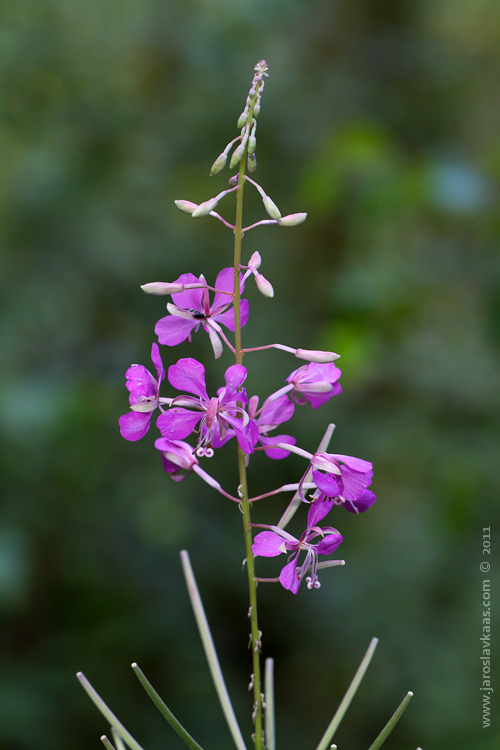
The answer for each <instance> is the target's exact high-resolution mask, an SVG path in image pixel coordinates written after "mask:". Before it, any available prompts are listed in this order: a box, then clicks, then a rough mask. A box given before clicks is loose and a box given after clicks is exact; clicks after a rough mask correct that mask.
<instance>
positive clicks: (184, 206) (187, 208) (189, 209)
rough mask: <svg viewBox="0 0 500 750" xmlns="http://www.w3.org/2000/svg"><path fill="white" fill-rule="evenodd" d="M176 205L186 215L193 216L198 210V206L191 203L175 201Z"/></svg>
mask: <svg viewBox="0 0 500 750" xmlns="http://www.w3.org/2000/svg"><path fill="white" fill-rule="evenodd" d="M174 203H175V205H176V206H177V208H179V209H180V210H181V211H184V213H185V214H192V213H193V211H194V210H195V209H196V208H198V204H197V203H192V202H191V201H174Z"/></svg>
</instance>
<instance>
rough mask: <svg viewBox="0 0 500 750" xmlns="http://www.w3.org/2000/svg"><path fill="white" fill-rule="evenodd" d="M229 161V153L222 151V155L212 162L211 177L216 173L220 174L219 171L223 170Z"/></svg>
mask: <svg viewBox="0 0 500 750" xmlns="http://www.w3.org/2000/svg"><path fill="white" fill-rule="evenodd" d="M226 162H227V154H225V153H224V151H223V152H222V154H221V155H220V156H218V157H217V159H216V160H215V161H214V163H213V164H212V169H211V170H210V177H213V176H214V175H216V174H219V172H222V170H223V169H224V167H225V166H226Z"/></svg>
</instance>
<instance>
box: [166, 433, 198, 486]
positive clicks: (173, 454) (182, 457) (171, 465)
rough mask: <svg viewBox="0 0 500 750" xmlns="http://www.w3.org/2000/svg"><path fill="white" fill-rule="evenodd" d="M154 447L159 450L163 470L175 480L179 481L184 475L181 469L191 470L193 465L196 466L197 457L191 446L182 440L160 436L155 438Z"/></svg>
mask: <svg viewBox="0 0 500 750" xmlns="http://www.w3.org/2000/svg"><path fill="white" fill-rule="evenodd" d="M155 448H156V449H157V450H159V451H160V452H161V461H162V464H163V468H164V470H165V471H166V472H167V474H170V476H171V477H172V479H175V481H176V482H180V481H181V479H184V477H185V476H186V474H185V473H182V472H183V471H184V472H186V473H187V472H192V471H193V468H194V466H198V459H197V458H196V456H195V455H194V453H193V449H192V447H191V446H190V445H189V444H188V443H185V442H184V441H183V440H167V439H166V438H163V437H161V438H158V439H157V440H155Z"/></svg>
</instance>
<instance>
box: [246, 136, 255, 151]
mask: <svg viewBox="0 0 500 750" xmlns="http://www.w3.org/2000/svg"><path fill="white" fill-rule="evenodd" d="M256 148H257V138H256V137H255V136H254V135H251V136H250V137H249V139H248V153H249V154H255V149H256Z"/></svg>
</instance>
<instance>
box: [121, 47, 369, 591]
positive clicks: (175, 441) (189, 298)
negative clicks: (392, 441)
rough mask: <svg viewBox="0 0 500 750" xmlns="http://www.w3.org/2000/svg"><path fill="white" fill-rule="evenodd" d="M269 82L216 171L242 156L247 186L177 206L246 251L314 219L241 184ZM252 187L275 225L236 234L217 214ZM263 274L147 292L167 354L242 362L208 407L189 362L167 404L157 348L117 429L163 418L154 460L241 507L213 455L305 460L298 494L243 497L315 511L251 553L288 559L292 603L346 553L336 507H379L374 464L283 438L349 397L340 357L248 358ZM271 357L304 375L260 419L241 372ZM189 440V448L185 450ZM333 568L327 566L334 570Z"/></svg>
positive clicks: (268, 533)
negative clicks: (199, 346)
mask: <svg viewBox="0 0 500 750" xmlns="http://www.w3.org/2000/svg"><path fill="white" fill-rule="evenodd" d="M266 77H267V65H266V64H265V62H264V61H261V62H260V63H258V65H257V66H256V67H255V76H254V79H253V81H252V87H251V89H250V92H249V95H248V98H247V101H246V104H245V108H244V110H243V112H242V114H241V116H240V118H239V120H238V128H240V129H241V132H240V135H239V136H237V137H236V138H235V139H233V140H232V141H231V142H230V143H229V144H228V145H227V146H226V148H225V149H224V151H223V152H222V153H221V155H220V156H219V157H218V158H217V159H216V161H215V162H214V165H213V167H212V172H211V174H212V175H216V174H218V173H219V172H221V170H222V169H224V167H225V165H226V162H227V159H228V156H229V153H230V151H231V149H232V148H233V147H234V151H233V154H232V157H231V159H230V167H231V168H233V167H235V166H237V165H238V164H239V165H240V167H239V176H238V177H232V178H231V179H230V181H229V184H230V186H229V188H228V189H226V190H223V191H222V192H219V193H218V194H217V195H216V196H215V197H213V198H209V199H208V200H206V201H203V202H202V203H200V204H195V203H192V202H191V201H187V200H178V201H176V202H175V203H176V205H177V207H178V208H179V209H180V210H181V211H183V212H184V213H186V214H188V215H190V216H191V217H192V218H194V219H198V218H202V217H204V216H212V217H215V218H217V219H219V220H220V221H221V222H222V223H223V224H224V225H226V226H228V227H230V228H231V229H232V230H233V232H234V234H235V236H236V235H237V236H239V245H240V246H241V238H242V237H243V234H244V233H245V232H248V231H249V230H251V229H253V228H254V227H256V226H260V225H264V224H267V225H269V224H271V225H277V226H284V227H293V226H297V225H299V224H301V223H302V222H303V221H304V220H305V218H306V214H305V213H295V214H289V215H287V216H282V215H281V211H280V210H279V208H278V207H277V206H276V204H275V202H274V201H273V200H272V199H271V198H270V197H269V195H267V193H266V192H265V190H264V189H263V188H262V187H261V186H260V185H259V184H258V183H257V182H255V181H254V180H253V179H250V178H249V177H248V176H247V175H245V163H246V167H247V168H248V170H249V171H250V172H254V171H255V169H256V161H255V149H256V127H257V123H256V118H257V115H258V113H259V109H260V101H261V96H262V91H263V88H264V80H265V78H266ZM245 159H246V162H245ZM247 184H248V185H251V186H253V187H255V188H256V189H257V191H258V192H259V194H260V196H261V198H262V202H263V206H264V209H265V211H266V213H267V215H268V217H269V218H266V219H263V220H261V221H259V222H257V223H256V224H253V225H251V226H249V227H245V228H244V227H243V226H242V225H241V211H240V214H239V218H238V214H237V221H236V224H235V225H232V224H230V223H229V222H228V221H226V220H225V219H224V218H223V217H222V216H221V215H220V214H219V213H217V212H216V211H215V209H216V208H218V204H219V202H220V201H222V199H223V198H225V197H226V196H227V195H228V194H232V193H236V196H237V200H242V197H241V196H242V191H243V187H244V186H245V185H247ZM240 205H241V204H240ZM238 222H240V223H239V224H238ZM235 248H236V245H235ZM238 253H239V251H238ZM261 265H262V258H261V256H260V254H259V253H258V252H254V253H253V254H252V255H251V257H250V259H249V260H248V262H247V264H246V265H244V264H243V263H242V262H241V259H240V256H239V254H238V255H237V254H236V249H235V261H234V266H233V267H227V268H223V269H222V270H221V271H220V273H219V274H218V275H217V277H216V279H215V284H214V286H209V284H208V283H207V280H206V279H205V276H204V275H198V276H196V275H195V274H193V273H191V272H186V273H183V274H181V275H180V276H179V277H178V278H177V279H175V280H174V281H172V282H151V283H148V284H144V285H143V287H142V289H143V290H144V291H145V292H146V293H148V294H152V295H156V296H171V301H170V302H168V304H167V312H168V315H166V316H165V317H162V318H160V319H159V320H158V322H157V324H156V326H155V334H156V335H157V337H158V343H159V344H160V345H161V346H164V347H168V348H172V347H175V346H186V345H187V344H189V343H190V342H191V339H192V336H193V335H194V334H197V332H198V331H199V330H200V329H201V330H202V331H204V332H205V333H206V334H207V335H208V338H209V340H210V345H211V347H212V350H213V354H214V357H215V359H220V358H221V357H222V356H223V355H224V352H225V351H226V352H227V351H229V352H230V353H232V354H233V355H235V358H236V363H235V364H231V365H230V366H229V367H226V369H225V372H224V385H221V387H220V388H219V389H218V391H217V393H216V395H209V394H208V391H207V387H206V382H205V367H204V365H203V364H202V363H201V362H198V361H197V360H196V359H193V358H192V357H186V356H184V357H182V358H180V359H178V360H177V361H176V362H175V363H173V364H171V365H170V366H169V367H168V370H167V377H166V380H167V381H168V385H169V386H170V390H168V391H167V395H165V396H160V389H161V388H162V387H164V385H165V383H164V381H165V370H164V367H163V364H162V359H161V356H160V349H159V346H158V344H157V343H154V344H153V346H152V351H151V359H152V361H153V364H154V367H155V369H156V377H155V376H153V375H152V374H151V373H150V372H149V371H148V370H147V369H146V368H145V367H144V366H142V365H132V366H131V367H130V368H129V369H128V370H127V373H126V378H127V381H126V386H127V388H128V390H129V392H130V396H129V402H130V411H129V412H128V413H127V414H125V415H123V416H122V417H121V418H120V420H119V423H120V431H121V434H122V436H123V437H124V438H125V439H126V440H131V441H136V440H139V439H140V438H142V437H144V435H146V433H147V432H148V430H149V427H150V424H151V419H152V416H153V412H154V411H155V410H158V412H159V414H158V415H157V419H156V427H157V428H158V430H159V432H160V434H161V437H158V438H157V439H156V441H155V448H156V449H157V450H158V451H159V452H160V455H161V460H162V464H163V468H164V470H165V471H166V472H167V473H168V474H170V476H171V477H172V478H173V479H174V480H176V481H179V480H180V479H183V478H184V477H185V476H186V474H190V473H196V474H197V475H198V476H199V477H200V478H202V479H203V480H204V481H205V482H206V483H207V484H209V485H210V486H211V487H213V488H214V489H216V490H217V491H218V492H220V493H221V494H222V495H223V496H224V497H226V498H230V499H231V500H233V501H234V502H236V503H240V501H242V498H243V495H242V494H241V491H240V488H238V490H237V491H236V492H235V493H234V494H233V495H231V494H230V493H228V492H226V491H225V490H223V489H222V487H221V485H220V483H219V482H217V480H215V479H214V478H213V477H211V476H210V475H209V474H208V473H207V472H206V471H205V470H204V469H202V468H201V466H200V460H201V459H205V458H207V459H208V458H211V457H212V456H213V455H214V451H215V450H221V449H223V448H224V446H225V445H226V443H228V442H229V441H231V440H232V438H235V439H236V442H237V444H238V446H239V450H240V451H241V452H242V453H243V454H244V456H245V462H244V463H245V465H248V463H249V460H250V456H251V455H252V454H253V453H254V452H255V451H256V450H262V451H264V452H265V454H266V455H267V456H268V457H269V458H270V459H274V460H281V459H285V458H287V456H289V455H290V453H296V454H298V455H299V456H301V457H303V458H306V459H307V460H308V465H307V468H306V471H305V472H304V474H303V476H302V478H301V479H300V480H299V481H298V482H296V483H294V484H290V485H285V486H284V487H282V488H280V489H279V490H272V491H270V492H269V493H267V494H266V495H261V496H260V497H259V498H251V497H250V498H248V497H246V502H247V503H248V504H251V503H252V502H254V501H255V500H257V499H261V498H264V497H267V496H269V495H274V494H276V493H277V492H286V491H294V492H295V497H294V498H293V499H292V504H291V506H290V507H292V506H293V508H292V510H293V512H294V511H295V510H296V508H297V507H298V506H299V505H301V504H307V505H308V516H307V523H306V528H305V530H304V532H303V533H302V534H301V536H300V537H299V538H295V537H293V536H292V535H291V534H289V533H288V532H287V531H285V530H284V525H285V521H284V520H283V519H282V521H281V522H279V523H278V525H269V526H265V528H266V530H265V531H262V532H260V533H258V534H257V535H256V536H255V539H254V542H253V547H251V549H250V550H249V551H248V552H249V553H251V554H253V556H254V557H259V556H261V557H275V556H278V555H280V554H287V555H288V557H287V562H286V564H285V566H284V567H283V569H282V571H281V574H280V575H279V581H280V582H281V584H282V586H284V587H285V588H286V589H288V590H290V591H292V592H293V593H294V594H296V593H297V591H298V589H299V585H300V582H301V581H302V580H303V579H305V580H306V582H307V586H308V588H319V585H320V584H319V581H318V570H319V568H321V567H322V566H323V567H324V566H325V565H327V563H319V562H318V558H319V556H325V555H330V554H331V553H332V552H334V550H335V549H336V548H337V547H338V546H339V544H340V543H341V542H342V535H341V534H340V533H339V532H338V531H337V529H335V528H333V527H331V526H323V527H321V526H319V525H318V524H319V523H320V522H321V521H323V519H324V518H325V517H326V516H327V515H328V514H329V513H330V511H331V510H332V508H333V506H336V505H338V506H342V507H344V508H345V509H346V510H348V511H349V512H351V513H361V512H364V511H365V510H367V509H368V508H369V507H370V506H371V505H372V504H373V503H374V502H375V495H374V494H373V492H372V491H371V490H369V489H368V487H369V486H370V484H371V481H372V464H371V463H370V462H369V461H365V460H362V459H359V458H354V457H352V456H346V455H342V454H336V453H327V452H326V450H327V447H328V446H327V445H322V446H320V448H319V449H318V451H317V452H316V453H310V452H308V451H306V450H304V449H303V448H300V447H298V446H297V444H296V440H295V438H294V437H293V436H292V435H287V434H279V435H276V434H275V432H276V430H277V428H278V427H280V426H281V425H283V424H284V423H286V422H289V421H290V420H291V419H292V417H293V416H294V412H295V409H296V408H297V406H299V407H300V406H302V407H304V406H306V407H307V405H310V407H312V409H314V410H317V409H319V408H320V407H322V406H323V405H324V404H325V403H326V402H328V401H329V400H330V399H331V398H333V397H334V396H337V395H339V394H340V393H341V391H342V388H341V386H340V383H339V380H340V376H341V371H340V369H339V368H338V367H337V366H336V364H334V363H335V361H336V360H337V359H338V356H339V355H338V354H335V353H334V352H323V351H316V350H309V349H302V348H293V347H290V346H287V345H285V344H281V343H278V344H264V345H262V346H259V347H253V348H251V349H248V348H247V349H244V348H242V346H241V329H242V328H243V327H244V326H245V325H246V323H247V321H248V317H249V303H248V300H247V299H246V298H242V295H243V294H245V282H246V281H247V280H248V279H249V278H251V277H252V276H253V277H254V279H255V283H256V286H257V289H258V291H259V292H260V293H261V294H262V295H263V296H265V297H268V298H271V297H273V296H274V290H273V287H272V284H271V283H270V282H269V281H268V280H267V279H266V278H265V277H264V276H263V275H262V273H261V271H260V268H261ZM224 329H225V330H224ZM231 334H234V337H232V336H231ZM231 338H232V340H231ZM270 348H274V349H278V350H281V351H284V352H287V353H289V354H293V355H294V356H295V357H297V358H299V359H301V360H302V361H305V362H306V363H307V364H303V365H302V366H300V367H299V368H298V369H293V371H292V372H291V373H290V375H289V376H288V377H287V378H286V380H285V382H284V383H283V384H282V385H281V387H279V388H278V389H277V390H276V391H274V392H273V393H271V394H269V395H267V397H266V398H265V399H264V400H263V401H262V402H261V403H262V406H260V408H259V397H258V396H256V395H253V396H251V397H249V396H248V395H247V392H246V389H245V383H246V380H247V375H248V372H247V368H246V366H244V365H243V364H242V361H243V357H244V356H245V355H249V354H250V353H251V352H254V351H257V350H262V349H270ZM220 382H221V383H222V379H221V381H220ZM277 385H279V384H277ZM193 434H194V435H195V437H194V440H193V444H190V443H187V442H185V440H186V439H189V438H190V436H191V435H193ZM245 484H246V481H245ZM307 493H309V494H307ZM235 495H236V496H235ZM306 495H307V496H306ZM292 510H289V511H287V513H286V514H285V516H284V517H283V518H286V521H288V520H289V518H290V517H291V515H292ZM260 526H262V524H260ZM337 562H338V561H337ZM334 563H335V561H329V564H330V565H332V564H334ZM256 580H264V579H256Z"/></svg>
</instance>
